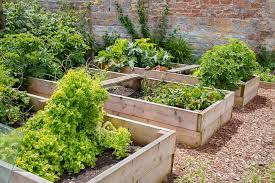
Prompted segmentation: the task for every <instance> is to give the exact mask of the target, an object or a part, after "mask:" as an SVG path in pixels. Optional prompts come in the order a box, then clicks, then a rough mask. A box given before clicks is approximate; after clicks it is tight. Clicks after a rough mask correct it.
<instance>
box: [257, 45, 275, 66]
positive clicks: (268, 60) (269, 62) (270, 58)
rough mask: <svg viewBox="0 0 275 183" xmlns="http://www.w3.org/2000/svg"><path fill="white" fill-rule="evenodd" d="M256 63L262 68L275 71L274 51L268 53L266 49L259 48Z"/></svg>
mask: <svg viewBox="0 0 275 183" xmlns="http://www.w3.org/2000/svg"><path fill="white" fill-rule="evenodd" d="M257 62H258V63H259V64H260V65H261V66H262V67H264V68H267V69H270V70H275V51H268V50H267V48H266V47H263V46H260V51H259V53H258V54H257Z"/></svg>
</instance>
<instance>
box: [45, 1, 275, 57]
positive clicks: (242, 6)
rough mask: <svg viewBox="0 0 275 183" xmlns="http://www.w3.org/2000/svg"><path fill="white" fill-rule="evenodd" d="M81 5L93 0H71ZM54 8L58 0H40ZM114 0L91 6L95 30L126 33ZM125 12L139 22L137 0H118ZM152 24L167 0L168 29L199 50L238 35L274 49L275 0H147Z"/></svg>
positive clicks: (99, 32) (152, 25)
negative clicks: (179, 34)
mask: <svg viewBox="0 0 275 183" xmlns="http://www.w3.org/2000/svg"><path fill="white" fill-rule="evenodd" d="M71 1H72V2H73V3H74V4H75V5H76V6H77V7H79V8H80V9H81V8H82V7H83V6H84V3H85V2H89V1H91V0H71ZM41 2H43V3H44V4H45V5H48V6H49V7H50V8H55V6H56V5H55V0H41ZM113 2H114V0H101V3H100V4H99V5H96V6H93V7H92V15H93V29H94V33H95V34H96V35H97V36H98V37H100V36H101V35H103V34H104V33H105V31H117V32H119V33H120V34H122V35H123V36H127V33H126V31H125V29H124V28H123V27H122V26H121V24H120V22H119V21H118V19H117V14H116V10H115V7H114V5H113ZM119 2H120V3H121V5H122V7H123V9H124V12H125V13H127V14H128V15H129V16H130V17H131V18H132V20H134V22H137V15H136V3H137V0H119ZM145 2H146V5H147V6H148V8H149V10H150V11H149V15H150V19H149V24H150V26H151V27H155V23H156V22H157V21H156V20H158V19H159V17H160V14H161V11H162V9H163V7H164V5H165V2H167V3H168V4H169V7H170V13H169V26H168V28H169V31H172V30H174V29H175V28H176V29H178V30H179V31H178V32H180V33H181V34H183V35H184V36H185V37H186V38H187V39H188V41H189V42H190V43H191V44H192V45H193V47H194V48H195V50H197V52H203V51H205V50H207V49H209V48H211V47H212V46H213V45H215V44H220V43H224V42H225V41H226V39H227V38H229V37H235V38H240V39H243V40H245V41H246V42H248V43H249V44H250V45H251V46H253V47H256V46H257V45H258V44H264V45H266V46H267V47H269V48H270V49H272V50H275V32H274V30H275V0H166V1H165V0H145Z"/></svg>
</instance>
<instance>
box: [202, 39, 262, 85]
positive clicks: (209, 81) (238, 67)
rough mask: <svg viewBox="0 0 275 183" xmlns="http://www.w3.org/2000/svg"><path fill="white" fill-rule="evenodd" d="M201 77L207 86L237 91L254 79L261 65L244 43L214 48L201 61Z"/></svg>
mask: <svg viewBox="0 0 275 183" xmlns="http://www.w3.org/2000/svg"><path fill="white" fill-rule="evenodd" d="M200 63H201V67H200V68H199V71H198V73H199V75H200V76H201V79H202V82H203V83H204V84H205V85H206V86H213V87H215V88H220V89H227V90H235V89H237V88H238V87H239V85H240V84H241V83H242V82H246V81H248V80H249V79H251V78H252V76H253V73H254V72H255V70H256V69H257V68H259V64H258V63H257V62H256V55H255V53H254V52H253V51H252V50H251V49H250V48H249V47H248V46H247V45H246V44H245V43H244V42H242V41H240V40H237V39H230V40H229V43H228V44H224V45H217V46H214V47H213V48H212V49H211V50H209V51H207V52H206V53H205V54H204V55H203V56H202V58H201V59H200Z"/></svg>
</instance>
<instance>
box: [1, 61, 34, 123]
mask: <svg viewBox="0 0 275 183" xmlns="http://www.w3.org/2000/svg"><path fill="white" fill-rule="evenodd" d="M16 82H17V80H16V79H14V78H13V77H11V76H10V72H9V71H8V70H7V69H6V68H5V67H4V66H3V65H1V64H0V123H3V124H6V125H14V124H15V123H23V122H24V121H25V120H26V118H27V117H28V115H29V114H28V112H27V110H28V105H29V98H28V97H27V94H26V93H25V92H19V91H18V90H16V89H14V88H12V87H13V86H14V85H15V83H16Z"/></svg>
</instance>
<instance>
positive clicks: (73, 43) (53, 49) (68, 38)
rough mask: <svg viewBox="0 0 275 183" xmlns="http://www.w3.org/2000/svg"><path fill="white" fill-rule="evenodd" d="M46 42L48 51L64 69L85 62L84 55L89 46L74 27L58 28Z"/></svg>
mask: <svg viewBox="0 0 275 183" xmlns="http://www.w3.org/2000/svg"><path fill="white" fill-rule="evenodd" d="M48 42H49V52H50V53H53V55H54V57H55V58H56V59H57V60H58V63H59V64H60V66H61V67H62V68H63V70H64V71H67V70H68V69H70V68H74V67H78V66H81V65H83V64H84V63H85V61H86V60H85V55H86V52H87V51H88V49H89V47H88V45H86V43H85V41H84V39H83V37H82V35H80V34H79V33H78V32H76V31H75V29H73V28H70V27H62V28H59V29H58V30H57V31H56V32H55V33H54V35H52V37H51V38H50V39H49V41H48Z"/></svg>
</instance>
